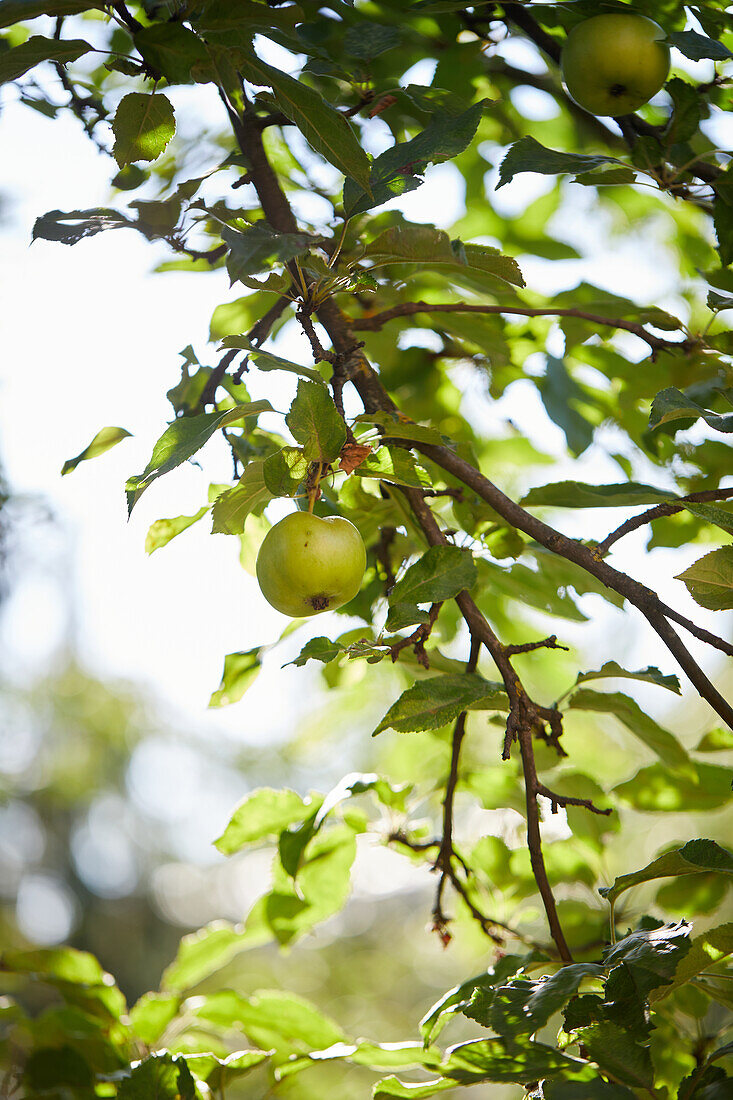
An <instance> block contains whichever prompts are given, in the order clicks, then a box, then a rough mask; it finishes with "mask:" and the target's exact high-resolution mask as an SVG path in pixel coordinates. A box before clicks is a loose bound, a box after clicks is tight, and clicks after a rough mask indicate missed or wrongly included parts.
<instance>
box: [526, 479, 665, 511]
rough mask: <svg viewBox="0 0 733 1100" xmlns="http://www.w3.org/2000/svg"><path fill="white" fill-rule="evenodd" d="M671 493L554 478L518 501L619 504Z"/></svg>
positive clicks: (551, 504)
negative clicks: (554, 479)
mask: <svg viewBox="0 0 733 1100" xmlns="http://www.w3.org/2000/svg"><path fill="white" fill-rule="evenodd" d="M673 500H674V493H668V492H667V491H666V490H665V489H656V488H655V487H654V486H653V485H640V484H639V483H638V482H636V481H623V482H621V483H619V484H616V485H586V484H585V483H584V482H582V481H555V482H553V483H552V484H550V485H538V486H536V487H535V488H534V489H530V491H529V492H528V493H527V495H526V496H525V497H524V498H523V499H522V501H521V502H520V503H521V504H522V505H524V506H525V507H527V506H530V507H531V506H535V507H536V506H538V505H547V506H548V507H552V508H619V507H627V506H636V505H638V504H664V503H666V502H667V501H673Z"/></svg>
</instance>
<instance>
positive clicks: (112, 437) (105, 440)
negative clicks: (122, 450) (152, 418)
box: [61, 428, 132, 477]
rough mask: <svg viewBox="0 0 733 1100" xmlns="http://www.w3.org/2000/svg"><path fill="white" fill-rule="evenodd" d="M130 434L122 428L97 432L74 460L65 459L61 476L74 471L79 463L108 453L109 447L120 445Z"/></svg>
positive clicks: (104, 429) (103, 429)
mask: <svg viewBox="0 0 733 1100" xmlns="http://www.w3.org/2000/svg"><path fill="white" fill-rule="evenodd" d="M131 434H132V433H131V432H128V431H126V430H125V429H124V428H102V429H101V431H98V432H97V434H96V435H95V437H94V439H93V440H92V441H91V443H90V444H89V445H88V446H87V447H85V448H84V450H83V451H82V452H81V453H80V454H78V455H77V456H76V458H67V460H66V462H65V463H64V464H63V466H62V467H61V476H62V477H63V476H64V474H70V473H71V471H72V470H75V469H76V467H77V466H78V465H79V463H80V462H85V461H86V460H87V459H89V458H97V457H98V456H99V455H103V454H104V452H105V451H108V450H109V449H110V447H114V446H115V445H116V444H117V443H121V442H122V440H123V439H127V438H128V437H129V436H130V435H131Z"/></svg>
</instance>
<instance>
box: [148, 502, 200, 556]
mask: <svg viewBox="0 0 733 1100" xmlns="http://www.w3.org/2000/svg"><path fill="white" fill-rule="evenodd" d="M208 510H209V509H208V506H205V507H204V508H199V510H198V512H196V513H195V514H194V515H192V516H175V517H174V518H173V519H156V521H155V523H152V524H151V525H150V527H149V528H148V533H147V535H146V536H145V553H146V554H152V553H153V551H154V550H159V549H160V548H161V546H167V545H168V543H169V542H170V541H171V539H174V538H175V537H176V535H180V533H181V531H186V530H188V528H189V527H192V526H193V525H194V523H197V522H198V521H199V520H200V519H201V518H202V517H203V516H205V515H206V513H207V512H208Z"/></svg>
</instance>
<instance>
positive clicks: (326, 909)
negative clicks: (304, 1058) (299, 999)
mask: <svg viewBox="0 0 733 1100" xmlns="http://www.w3.org/2000/svg"><path fill="white" fill-rule="evenodd" d="M314 808H315V807H314ZM298 855H299V859H298V864H299V866H298V867H297V876H298V881H297V888H296V886H295V884H294V882H293V879H292V876H291V875H290V873H289V871H288V870H286V869H285V868H284V867H282V869H280V868H279V867H278V865H277V863H276V865H275V873H274V888H273V892H272V893H271V894H269V895H266V896H265V898H264V908H265V919H266V921H267V923H268V924H269V925H270V927H271V928H272V930H273V932H274V933H275V936H276V937H277V939H278V941H279V942H280V943H281V944H288V943H291V942H293V941H294V940H295V939H297V938H298V937H299V936H302V935H303V934H304V933H306V932H309V931H310V930H311V929H312V928H314V927H315V926H316V925H317V924H319V923H320V922H321V921H324V920H326V919H327V918H328V917H330V916H332V915H333V914H334V913H338V912H339V911H340V910H341V909H342V908H343V906H344V904H345V902H346V899H347V897H348V895H349V890H350V886H351V866H352V864H353V862H354V858H355V856H356V837H355V835H354V832H353V830H352V829H351V828H349V827H348V826H347V825H339V826H335V827H333V828H330V829H327V830H321V831H320V832H319V833H317V834H316V835H315V836H314V837H313V839H312V840H309V841H308V843H307V845H306V847H305V849H304V851H302V853H298ZM295 869H296V868H295V867H292V866H291V868H290V870H291V871H292V870H295ZM251 1037H252V1038H254V1036H251ZM334 1041H336V1040H333V1039H332V1040H331V1042H334ZM326 1045H328V1044H326Z"/></svg>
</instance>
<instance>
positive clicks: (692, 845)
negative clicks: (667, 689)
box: [598, 765, 733, 902]
mask: <svg viewBox="0 0 733 1100" xmlns="http://www.w3.org/2000/svg"><path fill="white" fill-rule="evenodd" d="M701 766H702V767H704V765H701ZM721 770H724V769H721ZM707 871H719V872H720V873H721V874H727V875H733V855H731V853H730V852H728V851H726V849H725V848H721V847H720V845H719V844H716V843H715V841H714V840H690V841H688V843H687V844H685V845H684V847H683V848H678V849H676V850H675V851H674V852H666V853H665V854H664V855H663V856H659V857H658V858H657V859H655V860H652V862H651V863H648V864H647V865H646V867H642V868H641V870H640V871H633V872H631V873H630V874H628V875H621V876H620V877H619V878H617V879H615V881H614V883H613V886H607V887H602V888H601V889H600V890H599V891H598V892H599V893H600V894H602V895H603V897H605V899H606V900H607V901H609V902H615V901H616V899H617V898H619V897H620V896H621V894H623V893H624V891H625V890H629V889H630V888H631V887H632V886H638V885H639V883H641V882H650V881H651V880H652V879H656V878H669V877H670V876H677V875H694V874H699V873H700V872H707Z"/></svg>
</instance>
